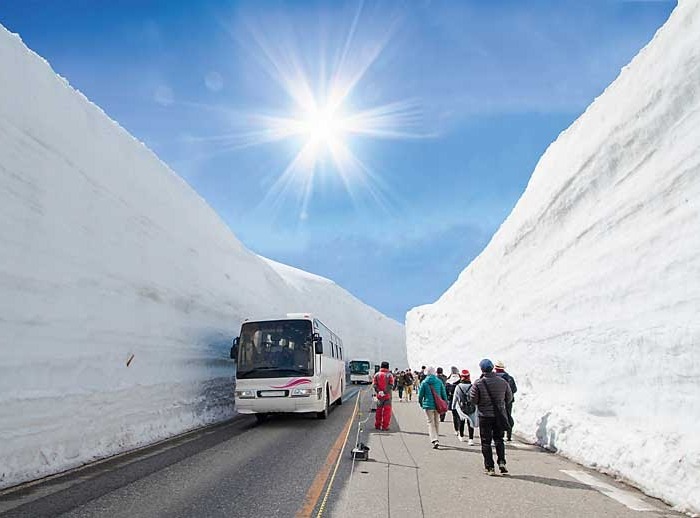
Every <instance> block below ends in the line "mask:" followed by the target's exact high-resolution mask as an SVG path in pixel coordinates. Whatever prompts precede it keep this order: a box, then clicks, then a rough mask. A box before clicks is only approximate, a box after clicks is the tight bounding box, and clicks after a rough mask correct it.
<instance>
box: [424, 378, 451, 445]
mask: <svg viewBox="0 0 700 518" xmlns="http://www.w3.org/2000/svg"><path fill="white" fill-rule="evenodd" d="M426 373H427V376H426V377H425V380H423V383H421V384H420V389H419V390H418V404H419V405H420V406H421V408H422V409H423V410H424V411H425V417H426V419H427V421H428V435H430V442H431V443H432V445H433V448H434V449H436V450H437V449H438V447H439V446H440V443H439V441H438V434H439V432H440V414H439V413H438V411H437V405H436V404H435V398H434V397H433V390H434V391H435V394H436V395H437V396H438V397H440V398H442V399H443V400H445V401H447V391H446V390H445V384H444V383H443V382H442V381H440V379H439V378H438V377H437V376H436V375H435V373H436V370H435V367H428V370H427V371H426ZM431 388H432V390H431Z"/></svg>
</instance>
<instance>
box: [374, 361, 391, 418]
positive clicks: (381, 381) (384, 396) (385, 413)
mask: <svg viewBox="0 0 700 518" xmlns="http://www.w3.org/2000/svg"><path fill="white" fill-rule="evenodd" d="M372 388H373V389H374V393H375V395H376V398H377V412H376V414H375V416H374V427H375V428H376V429H377V430H383V431H387V430H388V429H389V423H391V392H392V390H393V388H394V376H393V374H391V371H390V370H389V362H382V363H381V368H380V369H379V372H378V373H376V374H375V375H374V380H373V381H372Z"/></svg>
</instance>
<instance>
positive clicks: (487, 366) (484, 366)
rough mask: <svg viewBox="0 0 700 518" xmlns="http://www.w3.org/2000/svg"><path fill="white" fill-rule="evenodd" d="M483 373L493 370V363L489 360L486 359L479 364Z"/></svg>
mask: <svg viewBox="0 0 700 518" xmlns="http://www.w3.org/2000/svg"><path fill="white" fill-rule="evenodd" d="M479 368H480V369H481V372H491V371H492V370H493V362H492V361H491V360H489V359H488V358H484V359H483V360H481V361H480V362H479Z"/></svg>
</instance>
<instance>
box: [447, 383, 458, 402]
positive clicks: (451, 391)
mask: <svg viewBox="0 0 700 518" xmlns="http://www.w3.org/2000/svg"><path fill="white" fill-rule="evenodd" d="M455 385H456V383H445V392H447V400H448V401H452V398H453V397H454V395H455Z"/></svg>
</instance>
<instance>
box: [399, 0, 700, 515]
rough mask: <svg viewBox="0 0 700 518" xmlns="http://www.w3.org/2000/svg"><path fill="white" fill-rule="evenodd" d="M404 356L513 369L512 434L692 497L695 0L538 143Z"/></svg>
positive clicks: (695, 462) (699, 139) (697, 188)
mask: <svg viewBox="0 0 700 518" xmlns="http://www.w3.org/2000/svg"><path fill="white" fill-rule="evenodd" d="M406 334H407V345H408V354H409V361H410V363H411V365H412V366H413V367H415V366H420V365H421V364H425V365H429V364H433V365H436V364H437V365H442V366H445V367H449V366H451V365H453V364H454V365H457V366H459V367H460V368H464V367H467V368H469V369H470V370H472V372H475V371H476V372H478V362H479V360H480V359H481V358H483V357H490V358H492V359H502V360H504V361H505V363H506V367H508V369H507V370H509V372H511V374H513V375H514V376H515V377H516V379H517V380H518V382H519V384H518V386H519V388H520V390H519V392H518V393H517V395H516V403H515V409H514V412H515V419H516V422H517V425H516V427H517V432H518V433H520V434H523V435H525V436H527V437H528V438H530V439H533V440H537V441H538V442H539V443H541V444H543V445H546V446H547V447H549V448H552V449H556V450H558V451H559V452H561V453H563V454H564V455H566V456H569V457H571V458H573V459H576V460H578V461H581V462H583V463H585V464H588V465H590V466H595V467H597V468H599V469H601V470H603V471H607V472H611V473H614V474H617V475H619V476H620V477H622V478H624V479H627V480H629V481H631V482H632V483H634V484H635V485H637V486H639V487H640V488H641V489H643V490H644V491H645V492H646V493H648V494H650V495H653V496H657V497H661V498H663V499H665V500H667V501H669V502H671V503H673V504H676V505H677V506H678V507H679V508H680V509H684V510H689V511H694V512H700V433H698V430H697V423H698V422H699V421H700V1H698V0H691V1H681V2H680V3H679V5H678V7H677V8H676V9H675V11H674V12H673V14H672V16H671V17H670V19H669V20H668V21H667V23H666V24H665V25H664V27H662V28H661V29H660V30H659V31H658V33H657V34H656V36H655V37H654V39H653V40H652V42H651V43H650V44H649V45H648V46H647V47H646V48H644V49H643V50H642V51H641V52H640V53H639V55H638V56H636V57H635V58H634V60H633V61H632V62H631V63H630V64H629V65H628V66H627V67H625V68H624V69H623V70H622V72H621V73H620V76H619V77H618V78H617V79H616V80H615V81H614V82H613V84H611V85H610V86H609V87H608V88H607V89H606V91H605V92H604V93H603V94H602V95H601V96H600V97H599V98H598V99H596V100H595V101H594V102H593V104H591V106H590V107H589V108H588V109H587V110H586V112H585V113H584V114H583V115H582V116H581V117H580V118H579V119H578V120H577V121H576V122H575V123H574V124H573V125H572V126H571V127H570V128H568V129H567V130H566V131H564V132H563V133H562V134H561V135H560V136H559V138H558V139H557V140H556V142H554V143H553V144H552V145H551V146H550V147H549V149H547V151H546V152H545V154H544V155H543V156H542V158H541V159H540V161H539V163H538V165H537V167H536V169H535V171H534V173H533V175H532V179H531V180H530V183H529V185H528V186H527V189H526V191H525V193H524V194H523V196H522V197H521V199H520V200H519V201H518V203H517V205H516V206H515V208H514V209H513V211H512V213H511V214H510V216H509V217H508V218H507V219H506V221H505V222H504V223H503V225H502V226H501V228H500V229H499V230H498V232H496V234H495V235H494V237H493V239H492V240H491V242H490V244H489V245H488V246H487V247H486V248H485V250H484V251H483V252H482V253H481V255H480V256H479V257H477V258H476V259H475V260H474V261H473V262H472V263H471V264H470V265H469V266H468V267H467V268H466V269H465V270H464V271H463V272H462V274H461V275H460V276H459V278H458V280H457V281H456V282H455V284H454V285H453V286H451V287H450V288H449V289H448V290H447V292H445V293H444V294H443V295H442V296H441V297H440V299H439V300H438V301H437V302H435V303H434V304H430V305H426V306H421V307H418V308H414V309H413V310H411V311H410V312H409V313H408V315H407V318H406Z"/></svg>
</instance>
